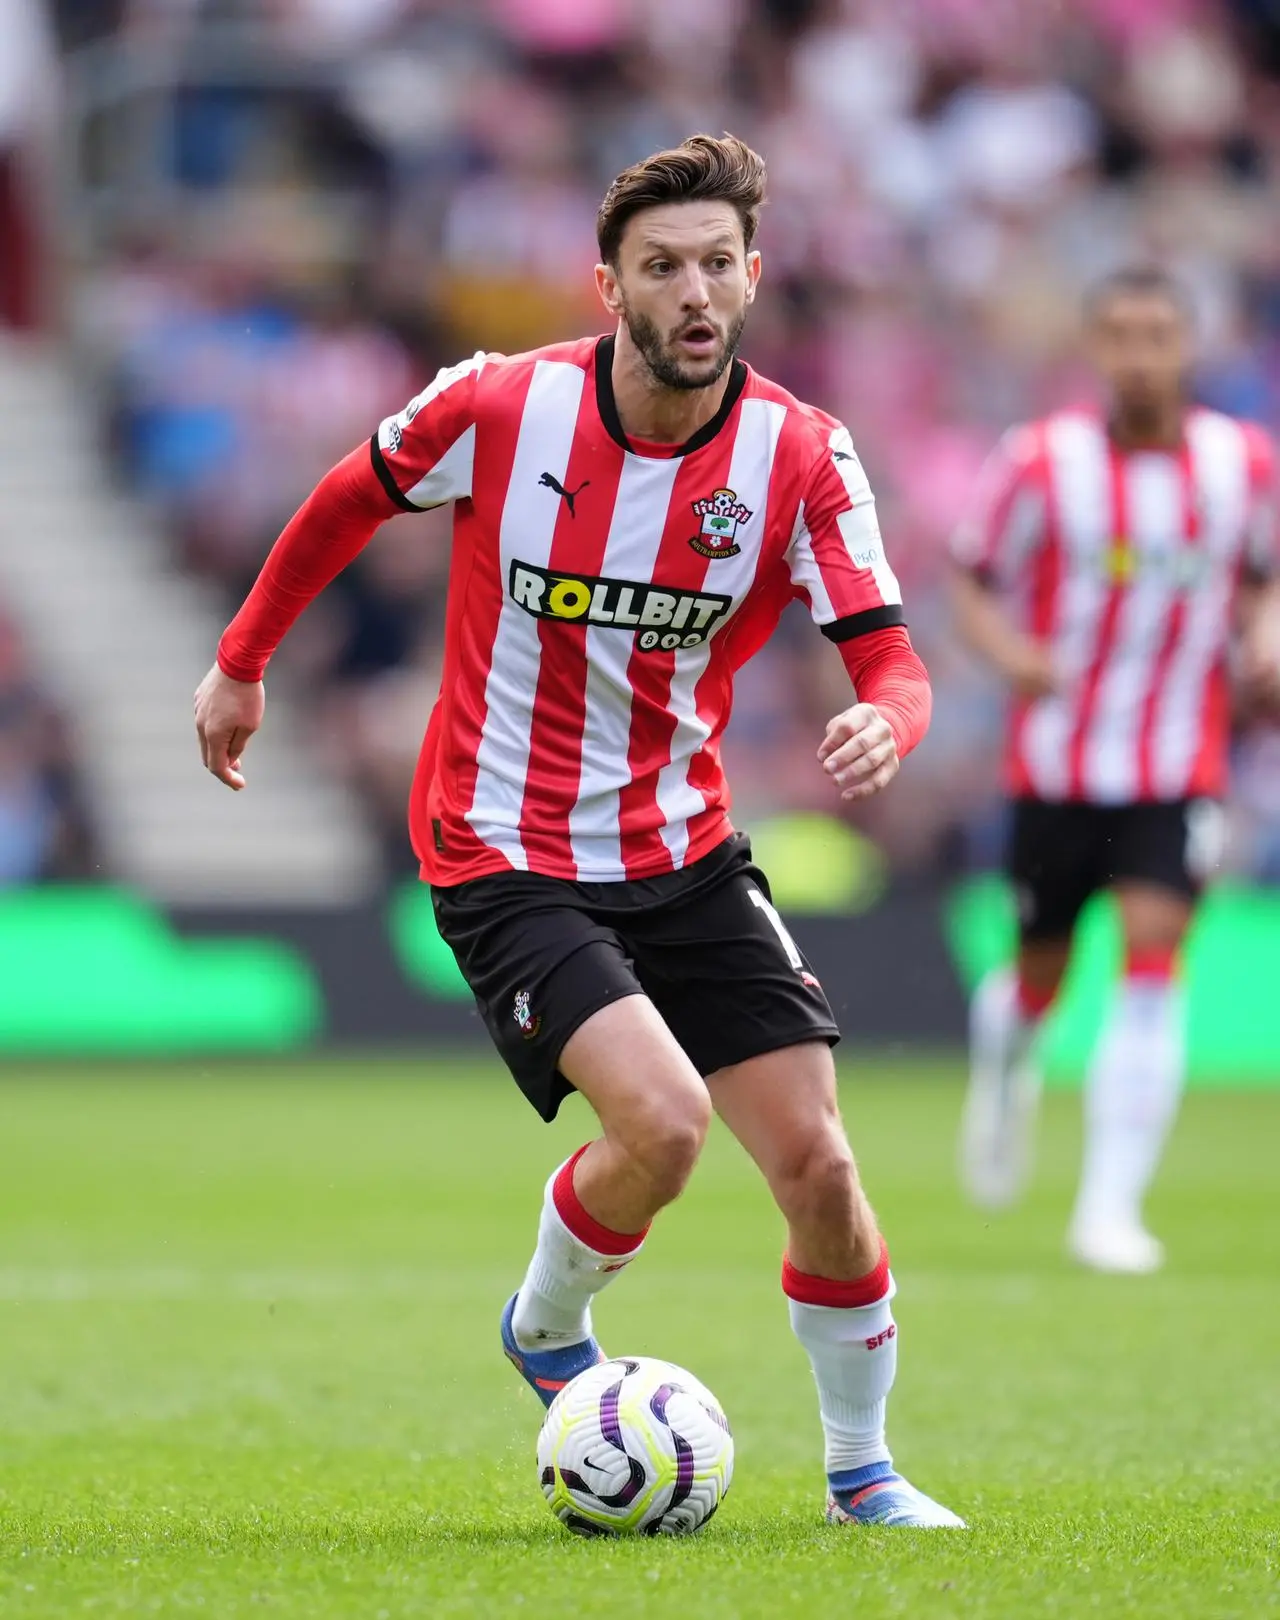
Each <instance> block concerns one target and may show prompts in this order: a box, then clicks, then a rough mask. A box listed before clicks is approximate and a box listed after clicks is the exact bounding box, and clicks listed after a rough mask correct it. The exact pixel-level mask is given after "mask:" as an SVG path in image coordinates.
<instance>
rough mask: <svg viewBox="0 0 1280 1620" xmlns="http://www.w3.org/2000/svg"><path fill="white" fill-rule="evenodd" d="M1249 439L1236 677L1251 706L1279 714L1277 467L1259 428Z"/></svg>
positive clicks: (1268, 440)
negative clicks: (1247, 488) (1248, 484)
mask: <svg viewBox="0 0 1280 1620" xmlns="http://www.w3.org/2000/svg"><path fill="white" fill-rule="evenodd" d="M1246 431H1247V432H1248V434H1249V438H1250V446H1249V449H1250V455H1249V483H1250V496H1251V498H1250V502H1249V510H1248V517H1247V528H1246V533H1245V551H1244V559H1243V568H1242V570H1241V576H1240V591H1239V595H1238V598H1237V603H1236V619H1237V649H1236V650H1237V673H1238V676H1239V681H1240V686H1241V688H1242V696H1243V697H1244V699H1245V701H1246V702H1247V703H1248V704H1250V705H1251V706H1256V707H1257V708H1260V709H1264V710H1270V711H1273V712H1274V711H1276V710H1277V709H1280V544H1278V542H1277V521H1276V520H1277V509H1276V464H1275V450H1274V447H1273V445H1272V443H1271V439H1270V438H1269V437H1268V435H1267V434H1265V433H1264V432H1263V431H1262V430H1261V429H1260V428H1254V427H1250V428H1248V429H1246Z"/></svg>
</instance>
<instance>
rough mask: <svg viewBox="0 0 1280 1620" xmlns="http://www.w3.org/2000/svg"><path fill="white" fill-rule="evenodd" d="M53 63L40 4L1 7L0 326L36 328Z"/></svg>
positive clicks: (2, 3) (13, 1) (19, 1)
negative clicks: (41, 208) (42, 209)
mask: <svg viewBox="0 0 1280 1620" xmlns="http://www.w3.org/2000/svg"><path fill="white" fill-rule="evenodd" d="M56 80H57V64H56V59H55V56H54V49H53V40H52V38H51V36H50V33H49V30H48V26H47V21H46V16H45V11H44V7H43V5H42V3H41V0H0V326H13V327H19V328H22V327H33V326H35V325H36V324H37V322H38V320H39V318H40V314H41V309H42V296H43V290H42V288H41V284H40V283H41V277H42V271H44V270H46V269H47V263H46V257H45V251H44V250H45V247H46V242H45V222H44V219H43V216H42V213H41V210H40V201H41V198H42V196H43V195H44V194H45V193H46V191H47V190H48V181H49V178H50V176H49V174H48V172H47V170H48V162H47V158H48V151H49V134H50V130H51V126H52V118H53V107H54V87H55V84H56Z"/></svg>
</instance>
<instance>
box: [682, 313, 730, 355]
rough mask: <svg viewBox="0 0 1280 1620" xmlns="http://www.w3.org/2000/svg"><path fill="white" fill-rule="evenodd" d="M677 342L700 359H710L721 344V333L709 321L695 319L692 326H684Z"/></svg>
mask: <svg viewBox="0 0 1280 1620" xmlns="http://www.w3.org/2000/svg"><path fill="white" fill-rule="evenodd" d="M676 342H677V343H678V344H679V345H680V347H681V348H682V349H684V351H685V352H686V353H687V354H691V355H694V356H696V357H697V358H698V359H699V360H706V359H710V357H711V356H712V355H713V354H714V353H715V352H716V349H717V348H718V347H719V344H720V334H719V332H717V331H716V329H715V327H714V326H712V325H711V324H710V322H708V321H695V322H694V324H693V325H692V326H686V327H684V328H683V329H682V330H681V331H680V333H679V334H678V336H677V337H676Z"/></svg>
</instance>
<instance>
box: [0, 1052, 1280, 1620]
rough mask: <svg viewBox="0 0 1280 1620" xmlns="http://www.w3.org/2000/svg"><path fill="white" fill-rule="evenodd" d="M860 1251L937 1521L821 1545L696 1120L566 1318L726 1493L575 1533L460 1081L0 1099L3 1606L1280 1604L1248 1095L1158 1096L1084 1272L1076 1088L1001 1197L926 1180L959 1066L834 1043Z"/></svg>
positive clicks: (796, 1387) (521, 1118)
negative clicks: (664, 1371)
mask: <svg viewBox="0 0 1280 1620" xmlns="http://www.w3.org/2000/svg"><path fill="white" fill-rule="evenodd" d="M844 1074H845V1078H846V1089H845V1096H844V1107H845V1113H846V1118H847V1120H848V1122H849V1126H850V1131H851V1134H852V1136H853V1138H854V1141H855V1145H856V1146H857V1148H858V1150H859V1154H860V1157H861V1160H862V1164H863V1169H864V1173H865V1176H866V1179H867V1182H868V1185H869V1187H870V1189H871V1191H872V1195H873V1197H874V1199H875V1202H876V1204H877V1206H878V1208H879V1211H880V1215H881V1219H882V1222H883V1225H884V1227H885V1230H886V1232H887V1234H888V1236H889V1239H890V1243H891V1245H892V1248H893V1253H894V1262H895V1269H896V1272H897V1275H898V1280H899V1298H898V1314H899V1321H900V1324H901V1333H902V1355H901V1360H900V1372H899V1381H898V1388H897V1391H896V1393H895V1396H894V1400H893V1404H892V1408H891V1429H890V1438H891V1441H892V1442H893V1444H894V1447H895V1451H896V1454H897V1458H898V1461H899V1463H900V1465H901V1466H902V1467H903V1469H904V1470H905V1471H906V1472H907V1473H908V1474H909V1475H910V1476H911V1477H912V1478H913V1479H915V1480H916V1481H917V1482H918V1483H919V1484H920V1485H922V1486H923V1487H924V1488H925V1489H927V1490H929V1491H931V1492H933V1493H936V1494H937V1495H938V1496H939V1497H940V1498H941V1499H942V1500H943V1501H945V1502H947V1503H949V1504H950V1505H952V1506H953V1507H955V1508H957V1509H958V1510H959V1511H960V1512H962V1513H963V1514H965V1515H966V1516H967V1517H968V1518H969V1519H970V1522H971V1524H972V1529H971V1531H970V1532H969V1533H968V1534H967V1535H949V1534H945V1533H941V1532H934V1533H932V1534H931V1533H929V1532H903V1531H893V1530H878V1531H849V1530H845V1531H843V1532H842V1531H837V1530H831V1529H828V1528H827V1527H826V1526H824V1525H823V1524H822V1523H821V1518H820V1508H821V1492H822V1476H821V1467H820V1452H819V1432H818V1423H817V1415H816V1404H815V1400H814V1396H813V1392H812V1388H811V1385H810V1379H809V1373H808V1369H807V1367H806V1365H805V1363H804V1361H803V1358H802V1354H801V1352H800V1350H799V1348H798V1347H797V1346H796V1345H795V1344H794V1342H793V1341H792V1340H791V1337H790V1334H789V1331H788V1328H787V1320H786V1313H785V1310H784V1308H783V1303H782V1300H781V1296H780V1294H779V1290H778V1282H777V1272H778V1261H779V1253H780V1246H781V1233H780V1229H779V1225H778V1221H777V1218H776V1216H775V1214H774V1212H773V1211H772V1208H771V1206H770V1204H769V1202H768V1199H767V1196H766V1194H765V1192H764V1190H763V1187H762V1186H761V1185H760V1184H759V1182H758V1181H757V1179H756V1177H755V1174H754V1172H753V1170H752V1169H751V1167H750V1166H749V1164H748V1163H747V1162H746V1161H745V1159H744V1158H743V1156H742V1155H741V1153H740V1152H739V1151H738V1149H737V1148H736V1147H735V1146H734V1145H733V1144H732V1143H731V1142H729V1141H728V1140H727V1139H726V1137H725V1135H724V1133H723V1132H717V1134H716V1136H715V1138H714V1139H713V1141H712V1143H711V1145H710V1147H709V1149H708V1153H707V1156H706V1159H705V1161H704V1163H703V1164H702V1166H701V1167H700V1170H699V1173H698V1175H697V1177H696V1180H695V1183H694V1185H693V1187H692V1188H691V1190H690V1191H689V1193H688V1194H687V1196H686V1197H685V1198H684V1199H683V1200H682V1201H681V1203H680V1204H679V1205H678V1206H677V1207H676V1208H675V1209H674V1210H672V1211H670V1212H669V1213H668V1214H667V1216H666V1217H664V1219H663V1220H662V1221H661V1222H660V1224H659V1226H658V1229H657V1231H656V1232H655V1235H654V1238H653V1240H652V1243H651V1246H650V1249H649V1251H648V1252H647V1253H646V1255H645V1257H644V1259H643V1261H642V1262H641V1263H639V1264H638V1265H636V1266H635V1267H634V1268H633V1269H632V1270H631V1271H630V1272H629V1273H628V1275H627V1276H626V1277H625V1278H624V1279H622V1280H621V1281H620V1283H619V1286H618V1287H617V1288H616V1289H615V1290H613V1291H612V1292H611V1293H610V1294H609V1295H607V1296H606V1297H605V1299H604V1300H603V1301H602V1302H601V1304H600V1306H599V1308H598V1311H597V1322H598V1326H599V1328H600V1330H601V1332H602V1336H603V1338H604V1341H605V1343H606V1345H607V1346H608V1347H609V1348H611V1349H612V1351H613V1352H614V1353H615V1354H620V1353H622V1352H624V1351H638V1352H647V1353H651V1354H656V1355H662V1356H666V1357H669V1358H671V1359H673V1360H675V1361H678V1362H682V1363H685V1364H687V1365H688V1366H689V1367H690V1368H691V1369H692V1370H693V1371H694V1372H695V1373H697V1374H698V1375H699V1376H701V1377H702V1378H704V1379H705V1380H706V1381H707V1382H708V1383H709V1384H710V1385H711V1387H712V1388H713V1389H714V1390H715V1391H716V1393H717V1394H718V1395H719V1396H720V1398H721V1400H722V1401H723V1402H724V1404H725V1407H726V1409H727V1411H728V1413H729V1415H730V1418H731V1420H732V1422H733V1425H734V1429H735V1433H736V1436H737V1443H738V1457H737V1478H736V1480H735V1483H734V1487H733V1490H732V1492H731V1494H730V1496H729V1497H728V1500H727V1502H726V1504H725V1507H724V1509H723V1510H722V1512H721V1513H720V1515H719V1516H718V1517H717V1519H716V1520H715V1521H714V1522H713V1523H712V1524H711V1525H710V1526H709V1528H708V1529H707V1531H706V1532H705V1534H703V1535H702V1536H699V1537H696V1538H693V1539H692V1540H690V1541H687V1542H661V1543H658V1542H651V1541H644V1542H636V1543H625V1544H624V1543H600V1542H597V1543H588V1542H581V1541H578V1540H576V1539H574V1538H572V1537H570V1536H568V1535H566V1534H565V1533H564V1532H563V1531H562V1530H561V1529H560V1527H559V1526H558V1525H557V1524H556V1523H555V1522H554V1521H553V1520H552V1518H551V1517H550V1515H549V1514H548V1513H547V1511H546V1509H545V1507H544V1505H543V1503H542V1499H541V1495H540V1493H539V1491H538V1486H537V1483H536V1479H535V1470H534V1465H533V1454H532V1453H533V1441H534V1436H535V1434H536V1432H537V1427H538V1414H539V1410H540V1409H539V1408H537V1406H536V1404H535V1402H534V1399H533V1396H532V1395H531V1394H530V1392H529V1391H528V1390H527V1389H525V1388H524V1386H523V1385H522V1384H521V1383H520V1382H519V1380H518V1379H517V1378H516V1376H515V1374H514V1373H513V1371H512V1370H511V1368H510V1367H509V1366H508V1365H507V1363H506V1362H505V1361H504V1359H503V1358H502V1356H501V1354H500V1352H499V1349H498V1342H497V1315H498V1311H499V1309H500V1307H501V1305H502V1303H503V1301H504V1299H505V1298H506V1296H507V1293H508V1292H509V1291H510V1290H511V1289H512V1287H513V1286H514V1285H515V1283H516V1282H517V1281H518V1280H519V1277H520V1275H521V1272H522V1269H523V1266H524V1263H525V1260H526V1257H527V1251H528V1248H529V1245H530V1242H531V1240H532V1234H533V1230H534V1223H535V1219H536V1212H537V1204H538V1198H539V1193H540V1188H541V1185H542V1180H543V1178H544V1176H545V1174H546V1172H547V1170H548V1169H549V1168H550V1166H551V1165H552V1164H553V1163H554V1162H555V1161H556V1159H557V1156H559V1155H562V1154H564V1153H565V1152H566V1150H568V1149H569V1148H571V1147H572V1146H574V1145H576V1143H577V1142H579V1141H580V1140H582V1139H583V1138H584V1136H585V1135H586V1134H587V1120H586V1114H585V1110H584V1109H583V1108H582V1107H581V1106H580V1105H578V1106H571V1107H567V1108H566V1110H565V1118H564V1119H563V1120H562V1121H561V1122H560V1123H559V1124H558V1125H557V1126H556V1127H554V1128H553V1129H551V1130H547V1129H545V1128H544V1127H542V1126H541V1125H539V1123H538V1122H537V1121H536V1120H535V1119H534V1117H533V1115H532V1113H531V1112H530V1111H529V1110H528V1109H527V1108H526V1107H525V1105H524V1104H523V1103H522V1102H521V1101H520V1099H519V1098H518V1096H517V1095H516V1093H515V1091H514V1089H513V1088H512V1087H511V1086H510V1085H509V1083H506V1082H504V1081H503V1080H502V1079H501V1078H500V1077H499V1075H498V1074H497V1072H496V1066H495V1065H493V1064H489V1063H470V1064H468V1063H452V1064H451V1063H447V1062H443V1061H439V1060H438V1061H436V1062H434V1063H431V1062H425V1061H424V1062H421V1063H413V1062H407V1061H396V1062H383V1063H367V1064H365V1063H362V1064H355V1063H347V1064H340V1063H329V1062H319V1061H317V1062H314V1063H307V1064H298V1065H293V1066H287V1067H278V1068H262V1069H257V1068H251V1067H245V1068H243V1069H240V1068H234V1067H230V1066H228V1067H226V1068H217V1069H214V1070H209V1069H203V1070H202V1069H200V1068H198V1067H196V1066H190V1067H187V1068H182V1069H175V1070H161V1069H155V1070H148V1071H145V1072H143V1073H142V1074H133V1075H130V1074H128V1073H126V1072H124V1071H122V1070H121V1069H118V1068H117V1069H104V1070H98V1071H95V1070H92V1069H89V1070H80V1071H76V1072H64V1071H59V1072H54V1071H52V1070H35V1071H32V1072H24V1071H23V1070H22V1069H21V1068H20V1067H15V1066H14V1065H12V1064H10V1065H9V1066H8V1068H7V1070H5V1071H4V1072H3V1074H2V1075H0V1143H2V1144H3V1146H2V1148H0V1153H2V1155H3V1157H2V1161H0V1162H2V1165H3V1173H2V1174H0V1613H2V1614H3V1615H4V1616H5V1617H6V1620H9V1617H12V1620H28V1617H32V1616H68V1615H79V1614H82V1613H84V1614H93V1615H145V1614H151V1613H159V1614H186V1613H194V1612H196V1611H199V1612H201V1613H203V1614H205V1615H208V1616H216V1617H218V1620H224V1617H227V1616H241V1615H243V1616H249V1615H252V1616H260V1615H264V1616H270V1615H280V1616H297V1617H299V1620H302V1617H306V1620H326V1617H329V1616H339V1615H340V1616H351V1617H360V1620H399V1617H402V1616H430V1617H432V1620H435V1617H445V1616H457V1615H467V1616H470V1615H501V1616H503V1617H510V1616H512V1615H515V1614H528V1615H533V1614H538V1615H541V1616H544V1617H546V1616H559V1615H574V1616H576V1615H582V1616H606V1617H612V1616H620V1617H625V1616H633V1615H646V1616H647V1615H664V1616H675V1617H688V1620H715V1617H725V1620H730V1617H739V1616H761V1617H766V1616H767V1617H772V1616H792V1615H795V1616H800V1615H803V1616H805V1617H806V1620H816V1617H818V1616H822V1615H826V1614H831V1615H842V1616H843V1615H856V1614H865V1615H868V1616H873V1617H875V1620H889V1617H893V1616H910V1617H932V1616H957V1617H960V1616H963V1617H976V1620H996V1617H999V1620H1006V1617H1007V1620H1015V1617H1017V1620H1022V1617H1030V1616H1041V1615H1045V1616H1064V1617H1073V1620H1074V1617H1077V1616H1113V1615H1117V1616H1118V1615H1126V1616H1128V1615H1132V1616H1140V1617H1143V1620H1148V1617H1162V1616H1176V1617H1178V1620H1208V1617H1218V1616H1241V1617H1245V1616H1249V1617H1254V1616H1259V1615H1267V1614H1276V1615H1280V1486H1278V1483H1277V1482H1278V1481H1280V1174H1278V1172H1277V1167H1276V1166H1277V1145H1278V1144H1280V1092H1276V1093H1272V1094H1266V1093H1255V1094H1253V1095H1250V1096H1234V1095H1224V1094H1201V1095H1197V1096H1193V1097H1192V1098H1191V1099H1190V1100H1189V1102H1188V1105H1187V1108H1186V1111H1185V1113H1184V1116H1183V1120H1182V1123H1181V1126H1180V1128H1179V1132H1178V1137H1177V1141H1176V1143H1175V1146H1174V1149H1173V1152H1172V1156H1171V1159H1170V1162H1169V1164H1168V1166H1167V1168H1166V1171H1165V1174H1164V1176H1163V1178H1162V1180H1161V1183H1160V1186H1159V1189H1158V1192H1157V1195H1156V1197H1155V1199H1154V1202H1153V1208H1152V1212H1151V1213H1152V1220H1153V1224H1154V1225H1155V1227H1156V1228H1157V1230H1158V1231H1159V1232H1160V1233H1161V1234H1162V1235H1163V1236H1164V1237H1165V1238H1166V1239H1167V1241H1168V1245H1169V1248H1170V1252H1171V1256H1172V1259H1171V1263H1170V1265H1169V1268H1168V1270H1167V1271H1166V1272H1165V1273H1164V1274H1163V1275H1162V1276H1159V1277H1156V1278H1152V1279H1142V1280H1137V1281H1120V1280H1114V1279H1106V1278H1098V1277H1091V1276H1085V1275H1081V1274H1079V1273H1077V1272H1075V1271H1073V1270H1072V1269H1071V1268H1070V1267H1069V1266H1068V1264H1067V1262H1066V1261H1065V1260H1064V1259H1063V1258H1062V1255H1061V1238H1062V1229H1063V1226H1064V1223H1065V1218H1066V1213H1067V1205H1068V1201H1069V1197H1070V1190H1071V1178H1072V1172H1073V1168H1074V1162H1075V1153H1076V1146H1077V1139H1078V1124H1077V1106H1076V1103H1075V1101H1074V1100H1073V1099H1072V1098H1071V1097H1069V1096H1064V1095H1061V1094H1059V1095H1054V1096H1052V1097H1050V1098H1049V1101H1048V1112H1047V1118H1046V1121H1045V1124H1046V1131H1045V1139H1046V1140H1045V1154H1044V1163H1043V1167H1042V1172H1041V1175H1040V1178H1039V1181H1038V1183H1037V1187H1036V1191H1035V1194H1034V1196H1033V1198H1032V1199H1031V1201H1030V1202H1029V1203H1028V1205H1027V1206H1026V1207H1025V1208H1024V1209H1023V1210H1021V1211H1019V1212H1018V1213H1017V1215H1016V1216H1013V1217H1008V1218H1002V1219H1000V1220H998V1221H987V1220H984V1219H983V1218H982V1217H980V1216H978V1215H976V1214H974V1213H972V1212H970V1211H968V1210H966V1209H965V1208H964V1207H963V1205H962V1203H961V1202H960V1200H959V1198H958V1196H957V1193H956V1191H955V1188H954V1181H953V1176H952V1164H951V1160H952V1138H953V1133H954V1128H955V1121H956V1116H957V1113H958V1109H959V1100H960V1091H959V1086H958V1083H957V1082H958V1079H959V1074H958V1070H957V1069H956V1068H955V1066H954V1065H948V1064H945V1063H939V1064H937V1065H933V1066H932V1067H930V1066H928V1065H924V1066H917V1067H914V1068H913V1067H911V1066H907V1065H893V1064H888V1063H885V1062H883V1061H877V1060H870V1059H868V1060H859V1059H858V1057H857V1056H856V1054H852V1055H850V1056H848V1057H847V1058H846V1059H845V1066H844Z"/></svg>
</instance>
